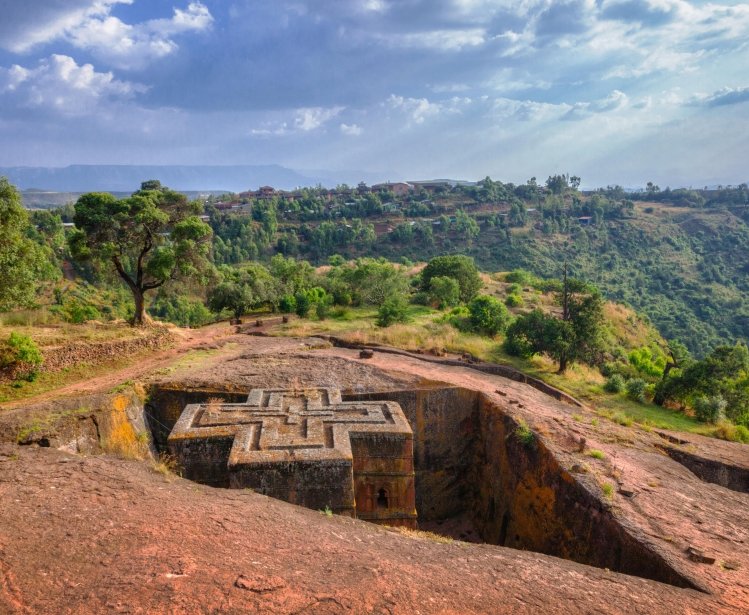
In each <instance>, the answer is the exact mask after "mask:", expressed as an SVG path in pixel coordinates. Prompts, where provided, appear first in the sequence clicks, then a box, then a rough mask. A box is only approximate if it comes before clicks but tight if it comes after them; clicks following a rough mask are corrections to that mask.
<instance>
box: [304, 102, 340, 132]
mask: <svg viewBox="0 0 749 615" xmlns="http://www.w3.org/2000/svg"><path fill="white" fill-rule="evenodd" d="M341 111H343V107H330V108H328V109H326V108H323V107H309V108H306V109H297V111H296V117H295V118H294V126H295V128H297V129H298V130H300V131H302V132H309V131H311V130H316V129H317V128H320V127H321V126H322V125H323V124H325V123H326V122H327V121H329V120H332V119H333V118H334V117H335V116H337V115H338V114H339V113H340V112H341Z"/></svg>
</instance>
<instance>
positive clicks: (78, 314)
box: [59, 299, 101, 325]
mask: <svg viewBox="0 0 749 615" xmlns="http://www.w3.org/2000/svg"><path fill="white" fill-rule="evenodd" d="M59 313H60V316H62V318H63V320H65V322H71V323H73V324H76V325H80V324H82V323H84V322H88V321H89V320H98V319H99V318H101V314H100V313H99V310H97V309H96V307H94V306H93V305H91V304H89V303H82V302H80V301H78V300H77V299H71V300H69V301H66V302H65V303H64V304H63V306H62V308H61V309H60V310H59Z"/></svg>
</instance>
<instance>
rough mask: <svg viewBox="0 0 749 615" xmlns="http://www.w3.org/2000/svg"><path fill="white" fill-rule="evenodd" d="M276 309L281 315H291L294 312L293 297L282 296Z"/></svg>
mask: <svg viewBox="0 0 749 615" xmlns="http://www.w3.org/2000/svg"><path fill="white" fill-rule="evenodd" d="M278 309H279V310H281V313H282V314H291V313H292V312H296V298H295V297H294V295H284V296H283V297H281V301H279V302H278Z"/></svg>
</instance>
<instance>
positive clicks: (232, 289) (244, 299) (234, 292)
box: [208, 280, 255, 319]
mask: <svg viewBox="0 0 749 615" xmlns="http://www.w3.org/2000/svg"><path fill="white" fill-rule="evenodd" d="M254 301H255V297H254V296H253V295H252V291H251V290H250V288H249V287H248V286H246V285H244V284H242V283H241V282H238V281H237V280H228V281H225V282H221V283H220V284H219V285H218V286H216V287H215V288H213V289H212V290H211V292H210V293H208V307H209V308H211V310H212V311H214V312H216V313H217V314H220V313H221V312H223V311H224V310H230V311H231V313H232V314H233V315H234V318H237V319H239V318H241V317H242V315H243V314H244V313H245V312H247V311H248V310H249V309H250V308H251V307H252V304H253V303H254Z"/></svg>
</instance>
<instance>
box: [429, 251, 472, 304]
mask: <svg viewBox="0 0 749 615" xmlns="http://www.w3.org/2000/svg"><path fill="white" fill-rule="evenodd" d="M437 276H447V277H449V278H453V279H454V280H456V281H457V282H458V285H459V286H460V300H461V301H463V302H465V303H468V302H469V301H470V300H471V299H473V298H474V297H475V296H476V295H477V294H478V292H479V290H481V287H482V286H483V282H482V281H481V277H480V276H479V270H478V269H477V268H476V264H475V263H474V262H473V259H472V258H471V257H469V256H463V255H462V254H454V255H449V256H437V257H435V258H433V259H432V260H430V261H429V262H428V263H427V266H426V267H424V270H423V271H422V272H421V289H422V290H423V291H426V292H429V287H430V284H431V281H432V278H434V277H437Z"/></svg>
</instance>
